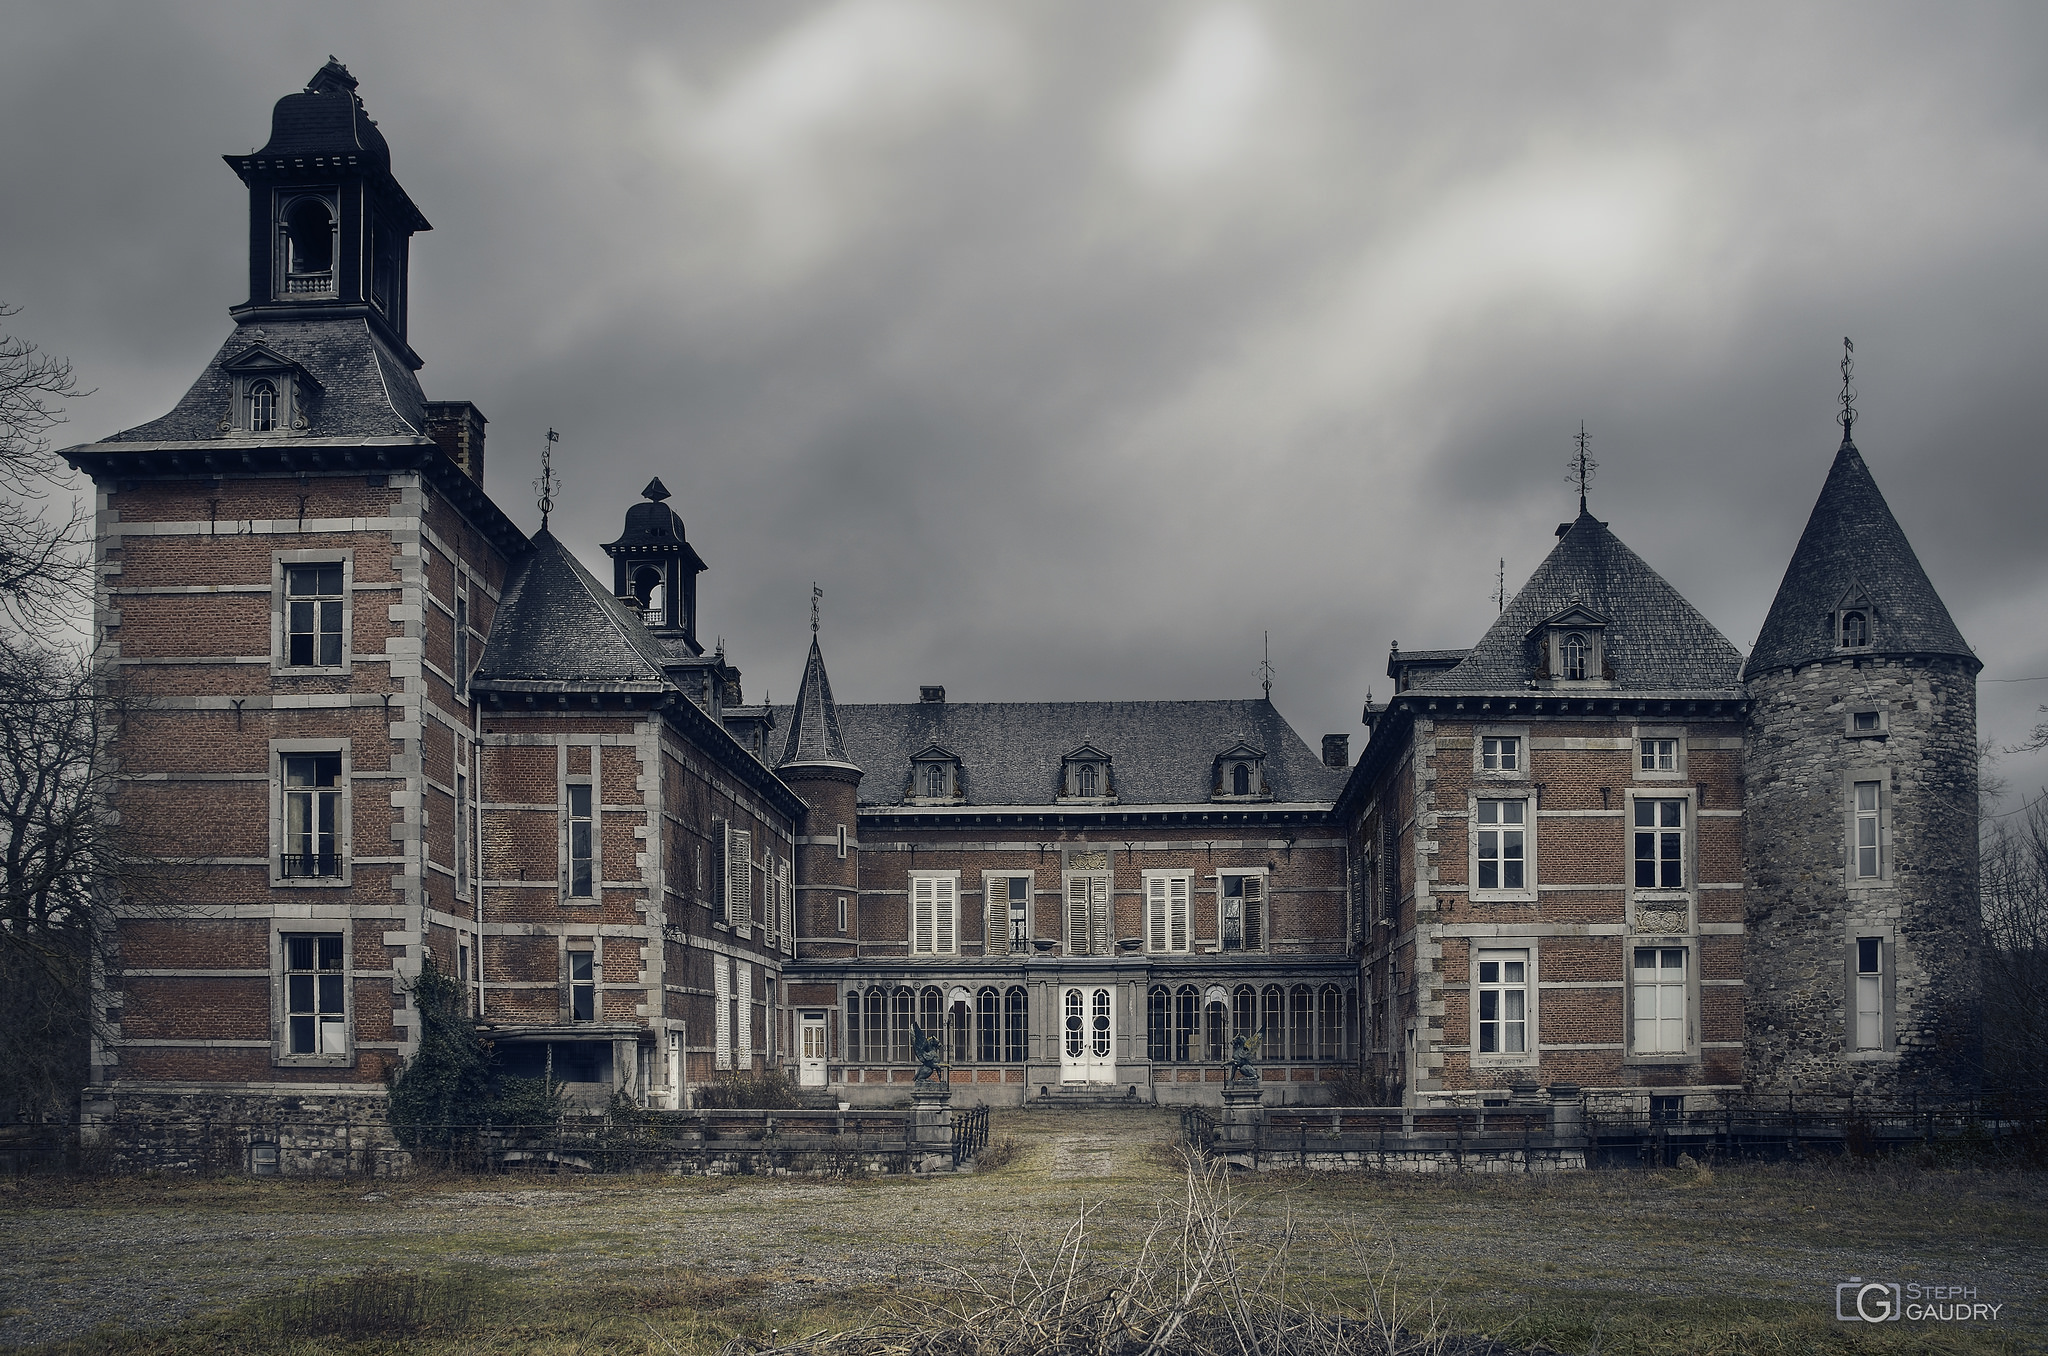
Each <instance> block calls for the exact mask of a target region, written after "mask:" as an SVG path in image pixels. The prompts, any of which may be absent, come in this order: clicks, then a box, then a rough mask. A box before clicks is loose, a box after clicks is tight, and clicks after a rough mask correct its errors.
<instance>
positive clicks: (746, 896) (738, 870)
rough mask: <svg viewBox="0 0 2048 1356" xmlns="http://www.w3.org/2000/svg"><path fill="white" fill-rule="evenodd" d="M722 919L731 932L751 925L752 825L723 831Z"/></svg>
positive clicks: (748, 927) (752, 888)
mask: <svg viewBox="0 0 2048 1356" xmlns="http://www.w3.org/2000/svg"><path fill="white" fill-rule="evenodd" d="M725 921H726V923H727V925H728V926H730V927H731V928H732V930H733V931H734V932H741V933H743V932H746V931H747V930H748V929H750V928H752V927H753V926H754V834H753V830H751V829H735V828H732V827H730V826H728V827H727V829H726V831H725Z"/></svg>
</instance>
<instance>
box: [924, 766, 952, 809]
mask: <svg viewBox="0 0 2048 1356" xmlns="http://www.w3.org/2000/svg"><path fill="white" fill-rule="evenodd" d="M918 771H919V772H920V773H921V774H922V775H923V778H924V785H923V786H922V787H920V788H919V789H918V794H919V795H921V796H929V797H931V798H932V799H934V800H936V799H938V798H939V797H940V796H944V795H949V794H951V792H952V789H953V788H952V785H951V783H952V778H951V777H949V776H947V775H946V773H947V767H946V765H945V764H944V763H923V764H920V765H919V767H918Z"/></svg>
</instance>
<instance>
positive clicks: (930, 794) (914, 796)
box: [906, 744, 964, 803]
mask: <svg viewBox="0 0 2048 1356" xmlns="http://www.w3.org/2000/svg"><path fill="white" fill-rule="evenodd" d="M906 799H909V800H912V801H916V802H921V803H930V802H933V801H945V802H953V801H959V800H962V799H964V796H963V793H962V790H961V786H960V760H959V758H958V757H956V756H955V755H954V753H953V751H952V750H950V749H946V748H942V747H940V746H939V745H937V744H933V745H931V746H930V747H929V748H927V749H925V750H924V751H923V752H922V753H919V754H916V755H914V756H913V757H912V758H911V760H910V792H909V795H908V796H907V797H906Z"/></svg>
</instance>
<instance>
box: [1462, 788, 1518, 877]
mask: <svg viewBox="0 0 2048 1356" xmlns="http://www.w3.org/2000/svg"><path fill="white" fill-rule="evenodd" d="M1528 813H1529V806H1528V802H1527V801H1520V800H1482V801H1480V802H1479V805H1478V809H1477V816H1476V818H1477V827H1476V829H1475V830H1474V831H1475V833H1476V834H1477V835H1478V844H1477V856H1476V864H1477V866H1478V868H1479V874H1478V877H1477V879H1476V880H1475V881H1474V882H1473V883H1474V886H1475V888H1477V889H1481V890H1526V889H1528V888H1529V875H1528V843H1527V837H1526V835H1527V832H1528V829H1527V819H1528Z"/></svg>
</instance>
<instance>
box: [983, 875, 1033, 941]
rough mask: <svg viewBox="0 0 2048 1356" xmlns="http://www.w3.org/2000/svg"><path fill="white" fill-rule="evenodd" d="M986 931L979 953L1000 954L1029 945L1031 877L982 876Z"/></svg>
mask: <svg viewBox="0 0 2048 1356" xmlns="http://www.w3.org/2000/svg"><path fill="white" fill-rule="evenodd" d="M982 890H983V893H984V899H983V903H984V905H985V906H986V908H987V911H988V913H987V919H986V923H985V926H986V928H987V932H986V933H985V934H984V936H985V937H986V944H985V945H984V947H983V954H984V955H989V956H1000V955H1006V954H1011V953H1016V952H1023V951H1029V950H1030V949H1031V877H1029V876H1014V875H1012V876H998V875H985V876H983V877H982Z"/></svg>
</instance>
